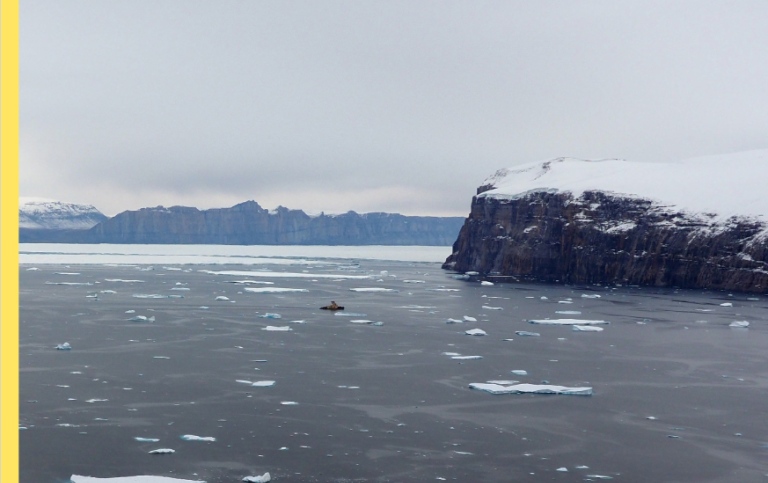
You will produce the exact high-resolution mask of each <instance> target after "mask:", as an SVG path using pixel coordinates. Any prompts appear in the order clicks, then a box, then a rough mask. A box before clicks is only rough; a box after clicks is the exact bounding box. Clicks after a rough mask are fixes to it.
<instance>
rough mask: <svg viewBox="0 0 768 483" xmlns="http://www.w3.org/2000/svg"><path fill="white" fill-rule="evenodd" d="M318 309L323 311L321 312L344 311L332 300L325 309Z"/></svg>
mask: <svg viewBox="0 0 768 483" xmlns="http://www.w3.org/2000/svg"><path fill="white" fill-rule="evenodd" d="M320 308H321V309H323V310H344V307H342V306H341V305H339V304H337V303H336V302H334V301H333V300H331V303H330V305H326V306H325V307H320Z"/></svg>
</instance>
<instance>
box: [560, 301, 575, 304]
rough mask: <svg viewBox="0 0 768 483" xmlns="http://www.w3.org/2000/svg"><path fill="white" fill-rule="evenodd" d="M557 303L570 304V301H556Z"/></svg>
mask: <svg viewBox="0 0 768 483" xmlns="http://www.w3.org/2000/svg"><path fill="white" fill-rule="evenodd" d="M557 303H559V304H572V303H573V301H572V300H558V301H557Z"/></svg>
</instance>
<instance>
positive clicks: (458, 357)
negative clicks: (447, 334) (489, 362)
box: [451, 356, 483, 361]
mask: <svg viewBox="0 0 768 483" xmlns="http://www.w3.org/2000/svg"><path fill="white" fill-rule="evenodd" d="M482 358H483V356H451V359H455V360H457V361H471V360H477V359H482Z"/></svg>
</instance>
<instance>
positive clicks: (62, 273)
mask: <svg viewBox="0 0 768 483" xmlns="http://www.w3.org/2000/svg"><path fill="white" fill-rule="evenodd" d="M54 275H80V272H54Z"/></svg>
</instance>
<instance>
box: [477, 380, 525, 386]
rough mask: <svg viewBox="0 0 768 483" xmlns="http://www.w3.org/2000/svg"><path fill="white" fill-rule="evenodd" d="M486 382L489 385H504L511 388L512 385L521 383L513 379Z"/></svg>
mask: <svg viewBox="0 0 768 483" xmlns="http://www.w3.org/2000/svg"><path fill="white" fill-rule="evenodd" d="M485 382H487V383H488V384H499V385H502V386H510V385H512V384H517V383H518V382H520V381H515V380H512V379H497V380H493V381H485Z"/></svg>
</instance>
